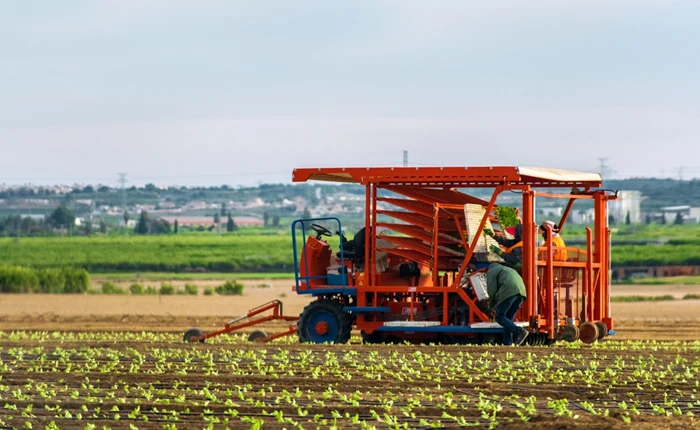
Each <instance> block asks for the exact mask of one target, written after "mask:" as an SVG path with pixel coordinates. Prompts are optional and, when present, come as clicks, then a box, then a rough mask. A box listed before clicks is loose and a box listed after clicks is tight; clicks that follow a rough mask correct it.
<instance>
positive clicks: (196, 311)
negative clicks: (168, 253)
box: [0, 280, 700, 340]
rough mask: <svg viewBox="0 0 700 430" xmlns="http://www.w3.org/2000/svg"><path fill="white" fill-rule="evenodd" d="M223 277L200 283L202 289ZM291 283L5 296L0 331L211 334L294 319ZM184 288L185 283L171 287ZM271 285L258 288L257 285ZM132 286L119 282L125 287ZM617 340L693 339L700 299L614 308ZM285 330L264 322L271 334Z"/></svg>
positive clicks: (684, 289) (699, 322)
mask: <svg viewBox="0 0 700 430" xmlns="http://www.w3.org/2000/svg"><path fill="white" fill-rule="evenodd" d="M221 283H223V281H221V280H209V281H206V282H200V281H198V282H197V284H198V285H199V286H200V288H203V287H204V286H206V285H220V284H221ZM292 283H293V282H292V281H289V280H272V281H270V280H268V281H259V280H255V281H244V284H245V285H246V288H245V290H244V295H243V296H218V295H214V296H204V295H199V296H181V295H176V296H130V295H123V296H119V295H116V296H103V295H44V294H32V295H13V294H8V295H2V297H1V298H0V330H109V331H114V330H119V331H141V330H151V331H175V332H181V331H184V330H186V329H188V328H191V327H198V328H200V329H202V330H203V331H211V330H215V329H217V328H220V327H222V325H223V323H224V322H226V321H229V320H230V319H232V318H235V317H238V316H240V315H244V314H245V313H247V311H248V310H249V309H251V308H253V307H256V306H258V305H260V304H262V303H265V302H267V301H270V300H275V299H278V300H281V301H282V302H283V304H284V312H285V314H287V315H299V313H301V311H302V310H303V308H304V306H306V305H307V304H308V303H309V301H310V300H311V299H310V298H309V297H307V296H302V295H297V294H296V293H295V292H294V291H292V287H291V285H292ZM173 284H174V285H184V284H185V281H179V282H173ZM261 284H263V285H269V286H270V287H269V288H259V287H257V286H258V285H261ZM128 285H129V283H123V286H124V287H128ZM699 292H700V286H687V285H685V286H682V285H651V286H638V285H632V286H626V285H615V286H613V291H612V294H613V295H617V296H620V295H623V296H625V295H659V294H661V295H663V294H673V295H674V296H676V297H679V298H680V297H682V296H684V295H685V294H690V293H699ZM612 312H613V317H614V318H615V323H616V327H615V329H616V330H617V337H618V338H621V339H658V340H672V339H698V338H700V301H698V300H676V301H667V302H666V301H662V302H636V303H613V304H612ZM286 326H287V325H286V324H284V323H282V324H280V323H268V324H265V325H263V327H265V328H267V329H268V330H271V331H272V332H274V331H283V330H284V328H285V327H286Z"/></svg>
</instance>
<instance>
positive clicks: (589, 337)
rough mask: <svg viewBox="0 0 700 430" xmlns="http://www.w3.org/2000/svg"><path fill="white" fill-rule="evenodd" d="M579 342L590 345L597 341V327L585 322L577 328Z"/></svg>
mask: <svg viewBox="0 0 700 430" xmlns="http://www.w3.org/2000/svg"><path fill="white" fill-rule="evenodd" d="M579 331H580V335H579V338H580V339H581V342H583V343H587V344H591V343H593V342H595V341H596V340H598V326H597V325H595V324H593V323H592V322H590V321H586V322H585V323H583V324H581V326H580V327H579Z"/></svg>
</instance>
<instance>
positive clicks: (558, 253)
mask: <svg viewBox="0 0 700 430" xmlns="http://www.w3.org/2000/svg"><path fill="white" fill-rule="evenodd" d="M548 226H549V227H550V228H551V229H552V246H553V247H555V248H559V249H555V250H554V255H553V258H554V259H555V260H557V261H566V258H567V254H566V243H564V239H562V237H561V236H560V235H559V226H558V225H556V224H555V223H554V221H549V220H547V221H545V222H543V223H542V225H541V226H540V234H541V235H542V238H543V239H544V246H547V241H548V240H549V238H548V237H547V227H548Z"/></svg>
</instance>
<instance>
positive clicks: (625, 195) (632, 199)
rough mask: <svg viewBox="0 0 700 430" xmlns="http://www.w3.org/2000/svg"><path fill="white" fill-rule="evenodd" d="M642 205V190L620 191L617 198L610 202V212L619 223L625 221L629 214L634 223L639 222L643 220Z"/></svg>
mask: <svg viewBox="0 0 700 430" xmlns="http://www.w3.org/2000/svg"><path fill="white" fill-rule="evenodd" d="M641 205H642V193H641V191H629V190H625V191H620V192H619V193H618V194H617V200H611V201H609V202H608V214H609V215H610V216H612V217H613V218H615V222H617V223H624V222H625V220H626V219H627V214H629V215H630V221H631V222H632V224H639V223H640V222H642V211H641Z"/></svg>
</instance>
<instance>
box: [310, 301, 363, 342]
mask: <svg viewBox="0 0 700 430" xmlns="http://www.w3.org/2000/svg"><path fill="white" fill-rule="evenodd" d="M351 330H352V316H351V315H350V314H349V313H348V312H345V311H343V306H342V305H341V304H340V303H338V302H337V301H335V300H330V299H321V300H316V301H314V302H311V303H309V304H308V305H307V306H306V307H305V308H304V310H303V311H302V313H301V315H300V316H299V331H298V333H299V341H300V342H312V343H326V342H330V343H347V342H348V341H349V340H350V331H351Z"/></svg>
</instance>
